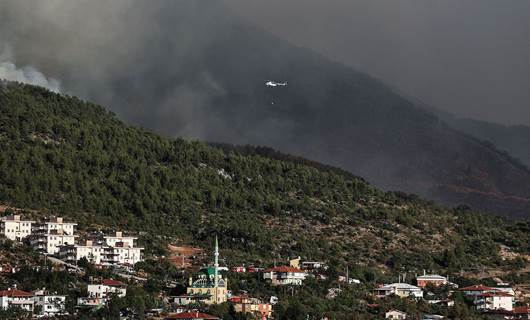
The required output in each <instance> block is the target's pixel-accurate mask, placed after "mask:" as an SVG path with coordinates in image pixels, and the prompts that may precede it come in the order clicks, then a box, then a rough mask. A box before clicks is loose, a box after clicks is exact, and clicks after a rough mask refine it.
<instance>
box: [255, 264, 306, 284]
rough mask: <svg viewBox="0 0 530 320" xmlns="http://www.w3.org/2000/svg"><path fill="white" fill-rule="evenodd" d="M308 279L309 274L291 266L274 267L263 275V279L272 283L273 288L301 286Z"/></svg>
mask: <svg viewBox="0 0 530 320" xmlns="http://www.w3.org/2000/svg"><path fill="white" fill-rule="evenodd" d="M306 277H307V274H306V273H305V272H304V271H302V270H300V269H298V268H294V267H289V266H280V267H274V268H271V269H267V270H265V272H264V273H263V279H265V280H268V281H270V283H271V285H273V286H282V285H295V286H300V285H302V282H303V281H304V280H305V278H306Z"/></svg>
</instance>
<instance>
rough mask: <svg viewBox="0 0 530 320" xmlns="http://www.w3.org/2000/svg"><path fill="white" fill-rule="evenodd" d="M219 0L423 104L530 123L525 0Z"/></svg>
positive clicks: (529, 27)
mask: <svg viewBox="0 0 530 320" xmlns="http://www.w3.org/2000/svg"><path fill="white" fill-rule="evenodd" d="M229 2H230V3H231V4H232V7H233V8H234V10H236V11H237V12H239V13H240V14H241V15H243V16H245V17H248V18H250V19H252V21H254V22H255V23H258V24H259V25H261V26H263V27H264V28H266V29H267V30H269V31H272V32H274V33H276V34H279V35H281V36H282V37H283V38H286V39H288V40H290V41H292V42H293V43H296V44H299V45H302V46H305V47H309V48H312V49H315V50H317V51H318V52H321V53H323V54H324V55H326V56H327V57H330V58H332V59H335V60H337V61H340V62H343V63H345V64H348V65H350V66H353V67H354V68H356V69H358V70H362V71H365V72H368V73H369V74H371V75H373V76H376V77H378V78H379V79H382V80H383V81H384V82H386V83H387V84H390V85H392V86H394V87H396V88H397V89H399V90H400V91H402V92H404V93H406V94H407V95H409V96H412V97H416V98H419V99H421V100H423V101H424V102H425V103H427V104H430V105H432V106H435V107H437V108H440V109H443V110H445V111H448V112H452V113H454V114H456V115H459V116H465V117H471V118H476V119H479V120H486V121H492V122H501V123H504V124H525V125H530V36H529V35H530V1H526V0H514V1H496V0H472V1H461V0H444V1H435V0H397V1H388V0H329V1H321V0H290V1H284V0H267V1H252V0H250V1H249V0H231V1H229Z"/></svg>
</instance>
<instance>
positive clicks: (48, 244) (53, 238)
mask: <svg viewBox="0 0 530 320" xmlns="http://www.w3.org/2000/svg"><path fill="white" fill-rule="evenodd" d="M76 225H77V223H72V222H64V221H63V218H61V217H55V218H52V219H50V220H49V221H45V222H42V223H35V224H34V225H33V226H32V235H31V237H29V239H30V240H29V243H30V245H31V246H32V247H33V249H34V250H36V251H38V252H41V253H45V254H57V253H59V248H60V247H61V246H65V245H69V244H74V243H75V238H76V237H77V236H76V235H75V226H76Z"/></svg>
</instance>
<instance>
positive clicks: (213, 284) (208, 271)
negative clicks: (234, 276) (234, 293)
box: [186, 238, 228, 304]
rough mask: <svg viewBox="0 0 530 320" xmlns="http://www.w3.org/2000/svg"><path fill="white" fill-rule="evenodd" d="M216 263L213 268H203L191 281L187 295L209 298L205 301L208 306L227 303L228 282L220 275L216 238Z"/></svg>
mask: <svg viewBox="0 0 530 320" xmlns="http://www.w3.org/2000/svg"><path fill="white" fill-rule="evenodd" d="M214 257H215V262H214V266H213V267H207V268H202V269H201V270H200V272H199V274H198V276H197V277H196V279H195V280H193V278H192V277H190V279H189V287H188V288H187V292H186V293H187V294H189V295H201V296H207V297H208V298H207V299H205V300H204V303H206V304H219V303H223V302H226V301H227V295H228V280H227V279H224V278H223V277H222V275H221V274H219V245H218V243H217V238H215V253H214Z"/></svg>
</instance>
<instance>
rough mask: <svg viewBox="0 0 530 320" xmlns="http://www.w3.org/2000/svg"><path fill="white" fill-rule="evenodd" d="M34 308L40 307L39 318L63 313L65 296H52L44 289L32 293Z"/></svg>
mask: <svg viewBox="0 0 530 320" xmlns="http://www.w3.org/2000/svg"><path fill="white" fill-rule="evenodd" d="M33 303H34V306H35V307H36V306H41V311H40V314H39V315H41V316H46V317H53V316H57V315H60V314H64V313H65V309H66V296H62V295H58V294H52V293H50V292H48V291H46V289H42V290H37V291H34V292H33Z"/></svg>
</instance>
